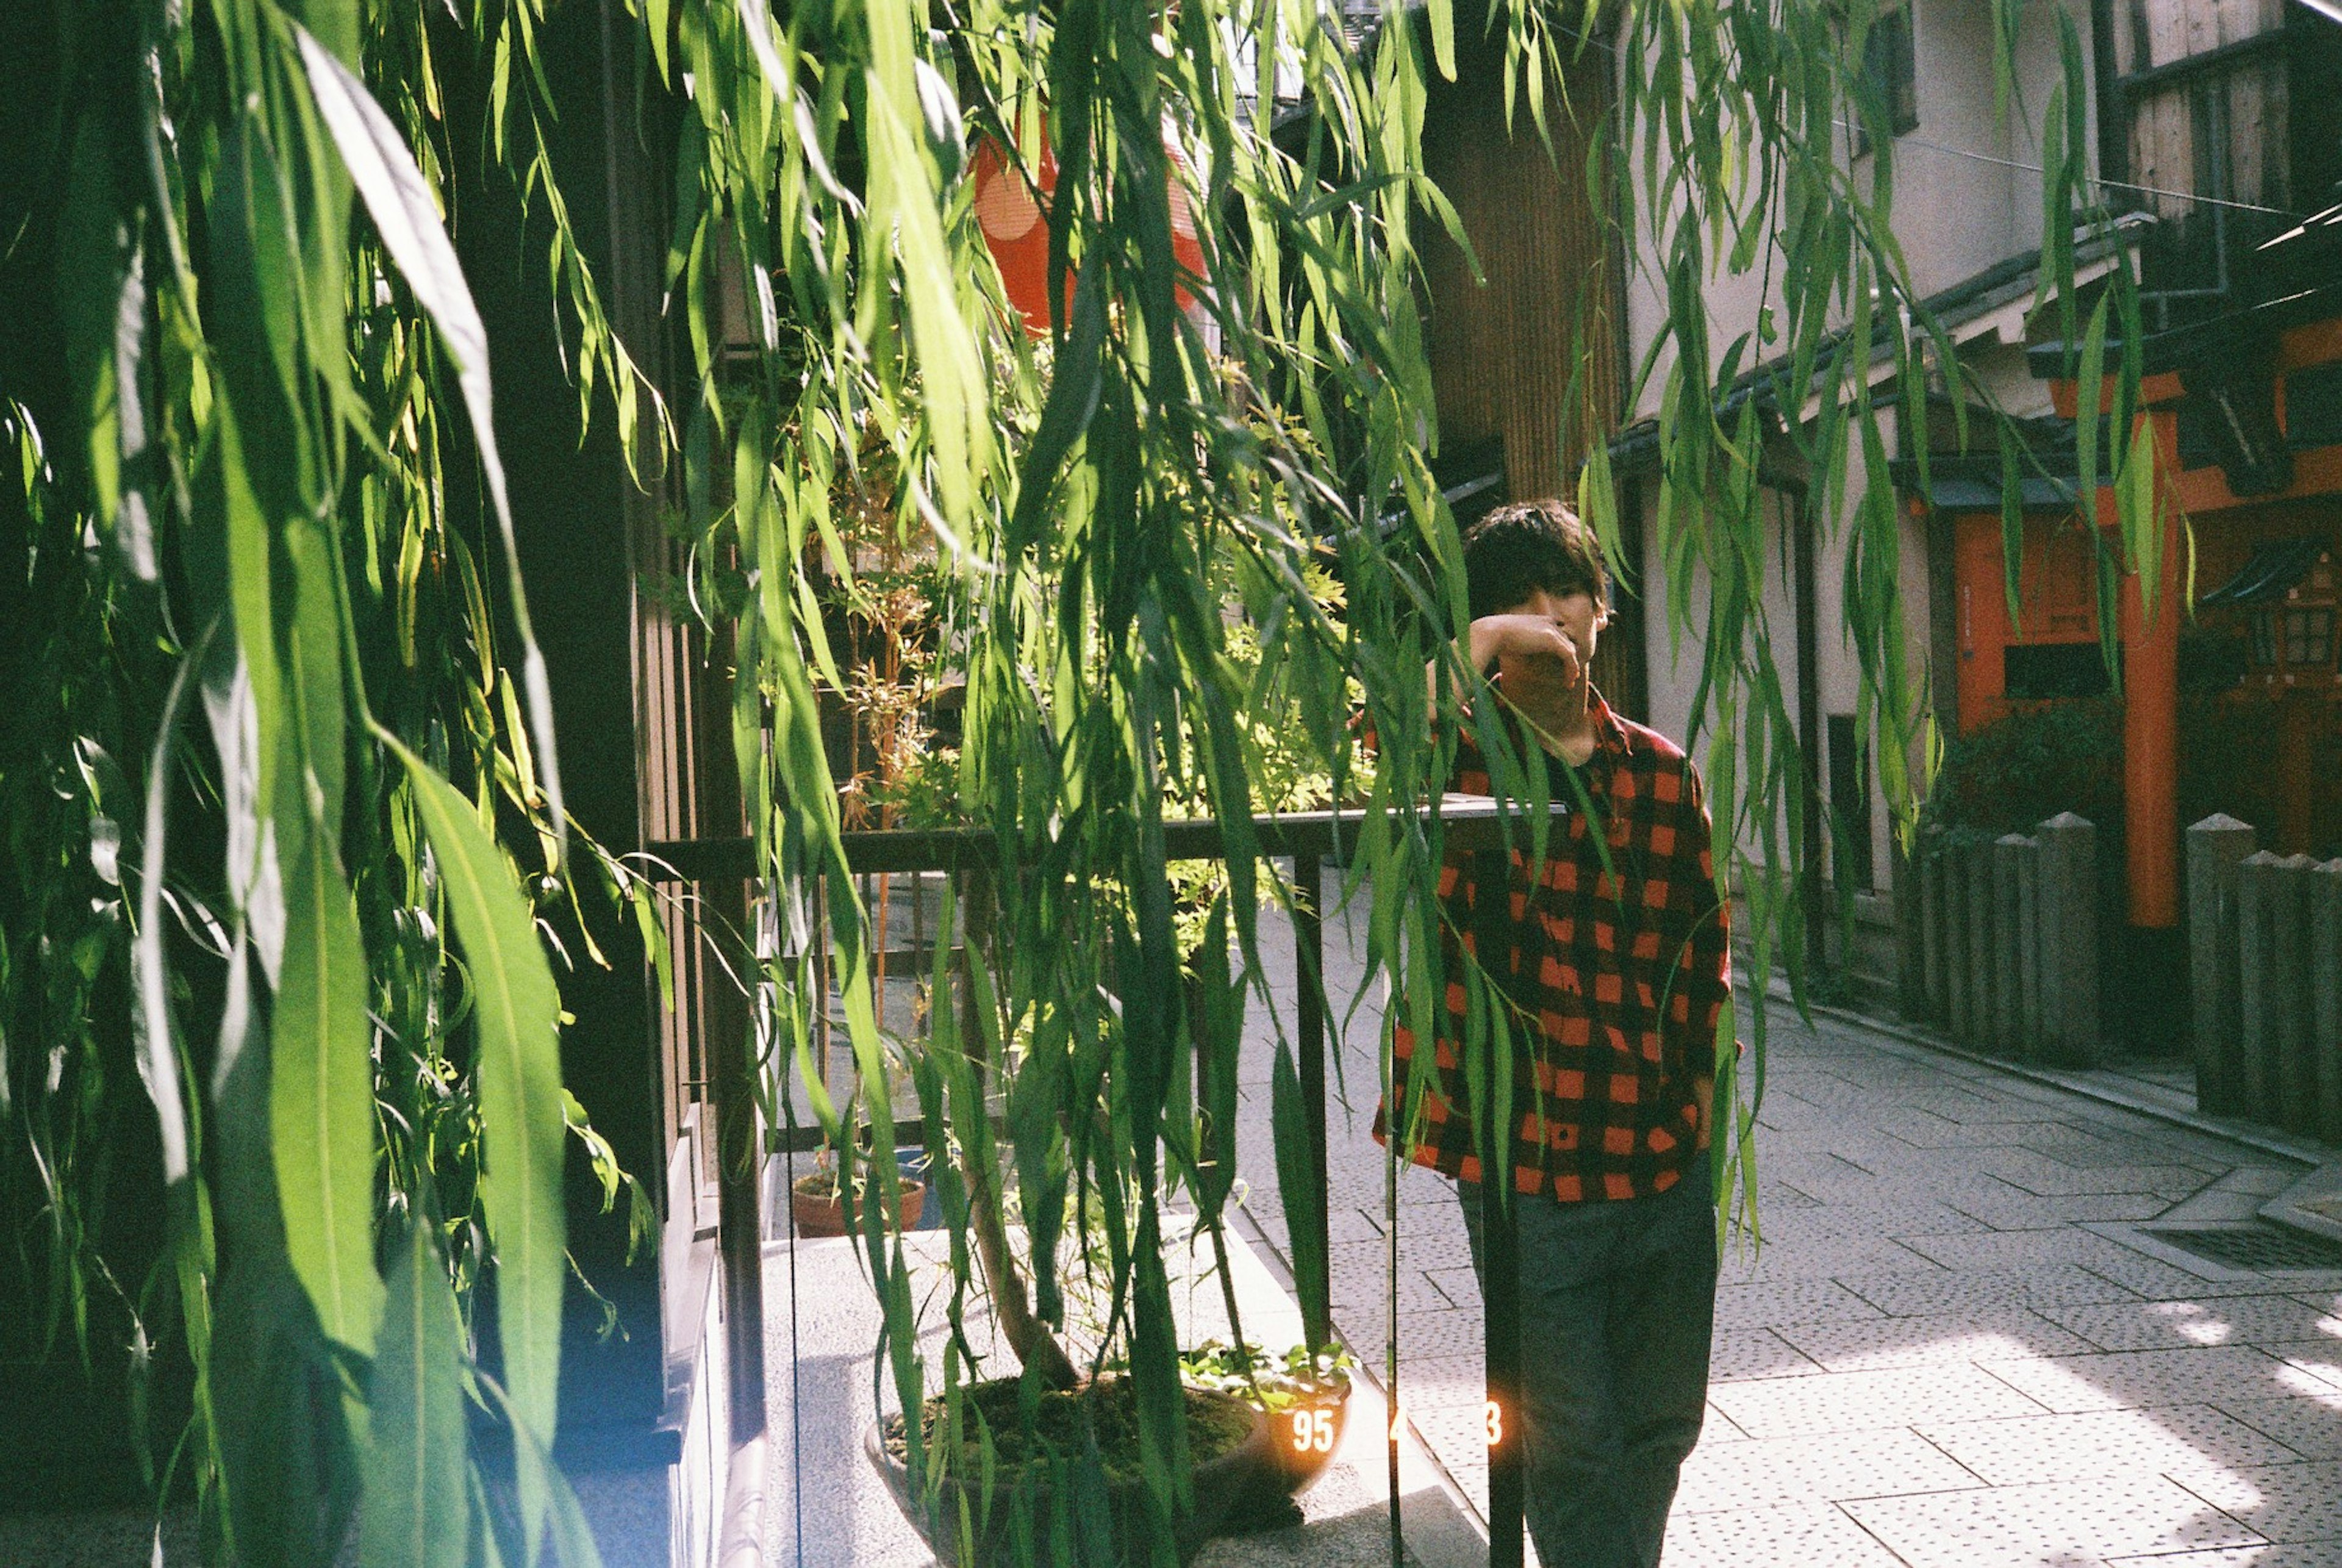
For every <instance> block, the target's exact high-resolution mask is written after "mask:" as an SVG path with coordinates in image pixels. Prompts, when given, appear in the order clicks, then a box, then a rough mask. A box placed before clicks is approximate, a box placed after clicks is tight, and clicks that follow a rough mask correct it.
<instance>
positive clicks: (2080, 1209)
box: [1944, 1180, 2201, 1231]
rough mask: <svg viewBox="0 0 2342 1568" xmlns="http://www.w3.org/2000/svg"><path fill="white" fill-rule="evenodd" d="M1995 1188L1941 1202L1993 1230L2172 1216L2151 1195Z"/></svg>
mask: <svg viewBox="0 0 2342 1568" xmlns="http://www.w3.org/2000/svg"><path fill="white" fill-rule="evenodd" d="M1994 1185H1995V1186H1996V1187H1997V1188H1998V1189H1999V1190H1998V1191H1997V1192H1996V1191H1992V1190H1989V1189H1975V1190H1970V1191H1967V1192H1963V1193H1955V1194H1953V1195H1951V1196H1949V1197H1947V1198H1946V1199H1945V1200H1944V1206H1945V1207H1947V1208H1948V1209H1951V1210H1953V1211H1954V1212H1956V1213H1963V1214H1966V1215H1967V1216H1968V1217H1969V1218H1970V1219H1972V1220H1975V1221H1976V1222H1977V1223H1979V1224H1982V1225H1986V1226H1988V1227H1989V1228H1991V1229H1993V1230H1996V1231H2040V1230H2054V1229H2057V1228H2059V1227H2061V1226H2065V1225H2070V1224H2074V1223H2078V1222H2081V1221H2084V1220H2103V1221H2119V1220H2153V1219H2161V1218H2166V1217H2168V1216H2169V1215H2170V1214H2171V1213H2173V1210H2172V1208H2171V1204H2170V1202H2169V1201H2168V1200H2167V1199H2164V1198H2160V1197H2157V1196H2156V1195H2155V1194H2154V1193H2063V1194H2053V1195H2051V1196H2049V1197H2040V1196H2037V1195H2036V1194H2034V1193H2026V1192H2019V1191H2018V1190H2017V1188H2015V1187H2012V1186H2010V1185H2008V1183H2006V1182H2000V1181H1997V1180H1996V1181H1995V1183H1994ZM2198 1196H2199V1197H2200V1196H2201V1194H2200V1193H2199V1194H2198ZM2195 1201H2196V1200H2195V1199H2189V1200H2187V1202H2189V1203H2193V1202H2195Z"/></svg>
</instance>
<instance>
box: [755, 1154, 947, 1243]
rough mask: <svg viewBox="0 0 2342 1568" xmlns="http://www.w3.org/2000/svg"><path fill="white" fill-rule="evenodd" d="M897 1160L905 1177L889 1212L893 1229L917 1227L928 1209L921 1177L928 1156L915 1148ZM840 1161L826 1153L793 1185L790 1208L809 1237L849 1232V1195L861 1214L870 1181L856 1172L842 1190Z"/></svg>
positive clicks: (798, 1228)
mask: <svg viewBox="0 0 2342 1568" xmlns="http://www.w3.org/2000/svg"><path fill="white" fill-rule="evenodd" d="M903 1156H904V1157H903V1158H901V1159H900V1160H898V1161H897V1162H896V1164H897V1166H898V1168H899V1169H900V1170H901V1171H902V1173H903V1174H902V1179H901V1180H900V1181H898V1182H897V1183H896V1187H895V1204H894V1209H893V1212H892V1213H890V1214H889V1215H888V1216H887V1219H886V1228H887V1229H888V1230H890V1231H907V1230H912V1229H915V1228H916V1226H917V1225H918V1223H919V1222H920V1218H921V1215H922V1214H923V1213H925V1211H926V1202H927V1186H926V1183H925V1182H924V1181H922V1180H920V1179H919V1177H920V1175H922V1174H925V1171H926V1156H925V1155H924V1154H916V1152H915V1151H912V1150H907V1149H906V1150H905V1151H903ZM837 1174H838V1173H837V1166H836V1162H835V1161H834V1160H832V1159H830V1158H829V1157H828V1156H827V1155H826V1154H825V1155H824V1156H823V1157H822V1158H821V1159H820V1160H819V1161H818V1162H817V1164H816V1167H815V1169H814V1170H813V1171H812V1172H811V1173H809V1174H806V1175H802V1176H799V1177H798V1178H797V1179H796V1182H795V1183H792V1184H791V1185H790V1188H789V1212H790V1213H791V1214H792V1215H793V1216H794V1218H795V1219H796V1233H797V1234H798V1235H800V1236H806V1237H815V1238H820V1237H828V1236H842V1235H846V1234H847V1233H849V1232H850V1231H851V1229H852V1228H853V1223H852V1221H851V1220H850V1219H849V1217H848V1215H847V1214H846V1196H848V1195H851V1196H852V1197H853V1198H854V1199H855V1209H856V1213H857V1214H858V1213H860V1208H861V1204H862V1203H863V1202H864V1201H866V1198H867V1196H868V1188H869V1183H868V1182H867V1180H866V1179H865V1178H863V1177H861V1176H859V1175H856V1176H855V1177H853V1178H851V1179H849V1181H848V1182H847V1183H846V1184H845V1187H844V1189H843V1190H841V1187H840V1184H839V1183H838V1179H837Z"/></svg>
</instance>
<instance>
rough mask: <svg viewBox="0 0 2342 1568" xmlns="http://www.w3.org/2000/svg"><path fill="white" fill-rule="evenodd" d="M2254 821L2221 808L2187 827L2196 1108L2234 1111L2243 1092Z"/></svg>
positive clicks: (2189, 976) (2220, 1112) (2189, 971)
mask: <svg viewBox="0 0 2342 1568" xmlns="http://www.w3.org/2000/svg"><path fill="white" fill-rule="evenodd" d="M2253 838H2254V834H2253V830H2252V828H2251V827H2250V826H2249V825H2248V824H2245V823H2241V822H2238V821H2237V819H2236V818H2235V817H2232V816H2223V815H2220V814H2217V813H2215V814H2212V815H2210V816H2207V817H2206V818H2205V819H2204V820H2203V821H2202V822H2199V823H2197V824H2196V825H2195V826H2193V827H2191V828H2189V829H2188V830H2187V983H2188V992H2189V994H2190V996H2191V997H2192V998H2193V1000H2194V1008H2193V1011H2194V1014H2195V1019H2194V1025H2195V1026H2194V1034H2195V1037H2196V1038H2195V1054H2196V1108H2197V1110H2199V1111H2207V1112H2210V1113H2212V1114H2216V1115H2228V1114H2233V1113H2234V1111H2235V1109H2236V1106H2237V1102H2238V1100H2239V1098H2240V1096H2241V1094H2242V1093H2243V1087H2242V1084H2241V1082H2240V1079H2241V1068H2242V1063H2243V1058H2242V1055H2241V1054H2240V1053H2239V1051H2238V1049H2237V863H2239V862H2240V861H2242V860H2243V859H2244V858H2245V857H2246V856H2247V855H2248V854H2252V853H2253V850H2254V847H2255V845H2254V843H2253Z"/></svg>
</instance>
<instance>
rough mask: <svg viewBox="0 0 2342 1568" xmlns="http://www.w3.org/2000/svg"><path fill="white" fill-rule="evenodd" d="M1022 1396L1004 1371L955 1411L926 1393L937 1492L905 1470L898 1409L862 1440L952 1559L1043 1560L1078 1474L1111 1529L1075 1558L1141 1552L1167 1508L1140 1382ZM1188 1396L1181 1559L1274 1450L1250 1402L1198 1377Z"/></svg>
mask: <svg viewBox="0 0 2342 1568" xmlns="http://www.w3.org/2000/svg"><path fill="white" fill-rule="evenodd" d="M1026 1397H1027V1390H1026V1386H1025V1383H1024V1380H1022V1379H1018V1378H999V1379H995V1380H993V1381H990V1382H987V1383H977V1384H974V1385H972V1386H971V1387H969V1388H967V1389H966V1390H965V1391H961V1392H960V1395H959V1399H958V1402H957V1403H958V1407H959V1408H958V1410H957V1412H956V1414H955V1412H954V1410H953V1408H952V1406H953V1403H954V1401H953V1398H952V1395H951V1393H949V1392H946V1393H943V1394H937V1395H936V1396H935V1397H934V1398H932V1399H929V1400H928V1401H926V1403H925V1405H924V1406H923V1407H922V1421H921V1427H922V1434H923V1437H924V1439H925V1443H926V1448H927V1452H928V1453H929V1455H930V1456H931V1457H932V1456H935V1455H936V1454H938V1453H940V1454H941V1455H942V1456H943V1459H944V1463H943V1464H942V1466H941V1467H940V1468H941V1473H940V1474H939V1475H938V1477H937V1484H936V1486H935V1487H934V1488H933V1489H932V1490H931V1491H930V1490H923V1489H922V1488H921V1487H920V1486H919V1485H918V1484H917V1483H915V1482H914V1481H913V1479H912V1475H911V1470H910V1457H911V1445H910V1442H909V1437H908V1426H907V1423H906V1422H905V1421H904V1419H903V1417H902V1416H901V1415H899V1414H896V1415H894V1416H891V1417H889V1418H888V1419H887V1420H886V1421H885V1422H883V1423H878V1424H876V1425H873V1426H871V1427H869V1428H868V1429H866V1433H865V1436H864V1447H865V1450H866V1453H868V1455H869V1458H870V1461H871V1463H873V1464H875V1465H876V1467H877V1469H878V1473H880V1474H881V1475H882V1476H883V1477H885V1479H886V1487H887V1490H888V1491H889V1492H890V1493H893V1494H894V1498H895V1501H896V1503H897V1505H899V1506H900V1507H901V1508H902V1510H903V1513H904V1514H905V1516H906V1517H907V1518H908V1519H909V1520H910V1521H911V1523H912V1524H913V1526H914V1527H915V1528H916V1529H917V1530H918V1532H919V1533H920V1536H921V1537H922V1538H923V1539H924V1540H925V1541H926V1543H927V1545H928V1546H929V1548H930V1549H931V1550H933V1551H934V1553H935V1554H936V1559H937V1560H938V1561H939V1562H942V1563H947V1564H950V1565H952V1568H984V1565H987V1564H996V1563H997V1564H1003V1565H1005V1564H1009V1563H1043V1562H1048V1561H1050V1560H1051V1553H1050V1551H1049V1549H1048V1545H1047V1543H1049V1541H1050V1539H1051V1536H1052V1535H1053V1533H1056V1532H1057V1531H1059V1530H1062V1529H1064V1528H1066V1524H1067V1523H1070V1521H1069V1520H1068V1519H1067V1517H1066V1516H1067V1515H1069V1514H1074V1515H1076V1516H1077V1513H1078V1511H1077V1510H1076V1509H1072V1508H1061V1507H1060V1506H1059V1503H1060V1500H1061V1499H1068V1498H1074V1497H1077V1496H1079V1495H1080V1493H1081V1492H1082V1490H1083V1488H1084V1486H1085V1485H1087V1486H1088V1487H1091V1488H1095V1489H1096V1490H1095V1493H1094V1495H1096V1496H1100V1497H1102V1498H1103V1501H1104V1504H1105V1506H1104V1510H1103V1513H1104V1520H1105V1522H1106V1524H1107V1532H1106V1539H1105V1540H1104V1541H1093V1542H1092V1543H1087V1544H1088V1545H1089V1546H1090V1550H1089V1551H1088V1552H1086V1553H1083V1555H1082V1557H1081V1560H1082V1561H1084V1562H1089V1563H1107V1562H1110V1563H1117V1564H1119V1563H1145V1562H1147V1561H1149V1560H1150V1559H1151V1558H1152V1557H1153V1555H1154V1553H1152V1551H1151V1549H1150V1543H1151V1541H1152V1539H1153V1538H1154V1536H1155V1535H1156V1533H1157V1530H1158V1523H1159V1521H1160V1517H1161V1514H1160V1511H1159V1510H1157V1509H1156V1508H1154V1507H1152V1506H1151V1505H1150V1504H1151V1503H1152V1501H1153V1499H1152V1495H1151V1493H1150V1492H1149V1490H1148V1486H1147V1481H1146V1468H1145V1461H1144V1459H1143V1454H1144V1453H1145V1444H1144V1443H1143V1442H1142V1440H1141V1439H1140V1436H1139V1417H1138V1392H1137V1385H1136V1383H1135V1382H1134V1381H1133V1380H1132V1379H1131V1378H1129V1377H1128V1376H1127V1375H1123V1374H1116V1375H1112V1376H1106V1377H1099V1378H1096V1379H1092V1380H1089V1381H1087V1382H1085V1383H1083V1384H1082V1385H1081V1386H1079V1387H1077V1388H1073V1389H1049V1390H1036V1391H1034V1392H1033V1393H1031V1408H1030V1409H1029V1410H1028V1409H1026V1408H1025V1404H1026ZM1183 1397H1184V1408H1183V1410H1182V1412H1181V1421H1182V1425H1183V1427H1184V1430H1185V1433H1186V1450H1187V1463H1188V1464H1189V1466H1190V1467H1191V1469H1190V1486H1191V1490H1192V1493H1193V1498H1194V1503H1193V1505H1192V1506H1191V1507H1189V1508H1186V1509H1184V1510H1179V1511H1176V1512H1175V1513H1174V1514H1173V1516H1172V1519H1171V1522H1170V1523H1171V1535H1170V1539H1171V1543H1172V1548H1173V1551H1174V1553H1176V1556H1177V1558H1178V1561H1179V1562H1181V1563H1186V1562H1187V1561H1188V1560H1189V1559H1190V1558H1192V1557H1193V1556H1194V1555H1195V1554H1196V1551H1197V1549H1198V1548H1200V1547H1201V1546H1202V1545H1203V1543H1205V1542H1206V1540H1208V1539H1209V1538H1210V1537H1211V1536H1212V1535H1214V1534H1216V1533H1219V1532H1220V1530H1221V1528H1222V1527H1223V1525H1224V1523H1226V1510H1227V1509H1228V1508H1229V1507H1230V1506H1231V1505H1232V1504H1235V1503H1238V1502H1240V1501H1242V1500H1244V1499H1245V1498H1246V1497H1248V1496H1249V1495H1250V1489H1251V1488H1252V1487H1253V1486H1254V1485H1256V1483H1257V1481H1258V1478H1259V1477H1260V1476H1261V1475H1263V1474H1264V1473H1266V1471H1267V1469H1268V1467H1269V1466H1271V1465H1273V1464H1274V1463H1275V1461H1274V1459H1273V1458H1272V1457H1271V1456H1270V1449H1271V1446H1272V1444H1271V1440H1270V1432H1269V1425H1268V1423H1267V1422H1266V1419H1265V1418H1264V1417H1263V1415H1262V1413H1261V1412H1260V1410H1259V1409H1258V1408H1257V1407H1256V1406H1254V1405H1252V1404H1250V1403H1247V1402H1246V1401H1245V1400H1243V1399H1242V1398H1239V1397H1238V1396H1236V1395H1235V1394H1233V1393H1224V1392H1221V1391H1219V1390H1216V1389H1209V1388H1203V1387H1198V1386H1195V1385H1192V1384H1191V1385H1189V1386H1188V1387H1186V1389H1185V1390H1184V1391H1183ZM1076 1528H1078V1526H1076Z"/></svg>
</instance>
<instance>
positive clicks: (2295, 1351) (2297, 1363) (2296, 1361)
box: [2260, 1339, 2342, 1389]
mask: <svg viewBox="0 0 2342 1568" xmlns="http://www.w3.org/2000/svg"><path fill="white" fill-rule="evenodd" d="M2260 1348H2261V1349H2263V1350H2266V1351H2267V1352H2268V1353H2269V1354H2271V1355H2273V1356H2275V1357H2277V1360H2279V1361H2281V1362H2283V1363H2286V1365H2287V1366H2290V1367H2294V1368H2297V1369H2298V1370H2299V1371H2302V1372H2306V1373H2308V1374H2309V1375H2310V1376H2312V1377H2315V1378H2317V1379H2318V1380H2319V1381H2321V1382H2324V1383H2332V1384H2333V1385H2334V1386H2335V1387H2336V1388H2337V1389H2342V1342H2337V1341H2335V1340H2331V1339H2313V1340H2296V1341H2293V1342H2290V1343H2275V1344H2264V1345H2262V1346H2261V1347H2260Z"/></svg>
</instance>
